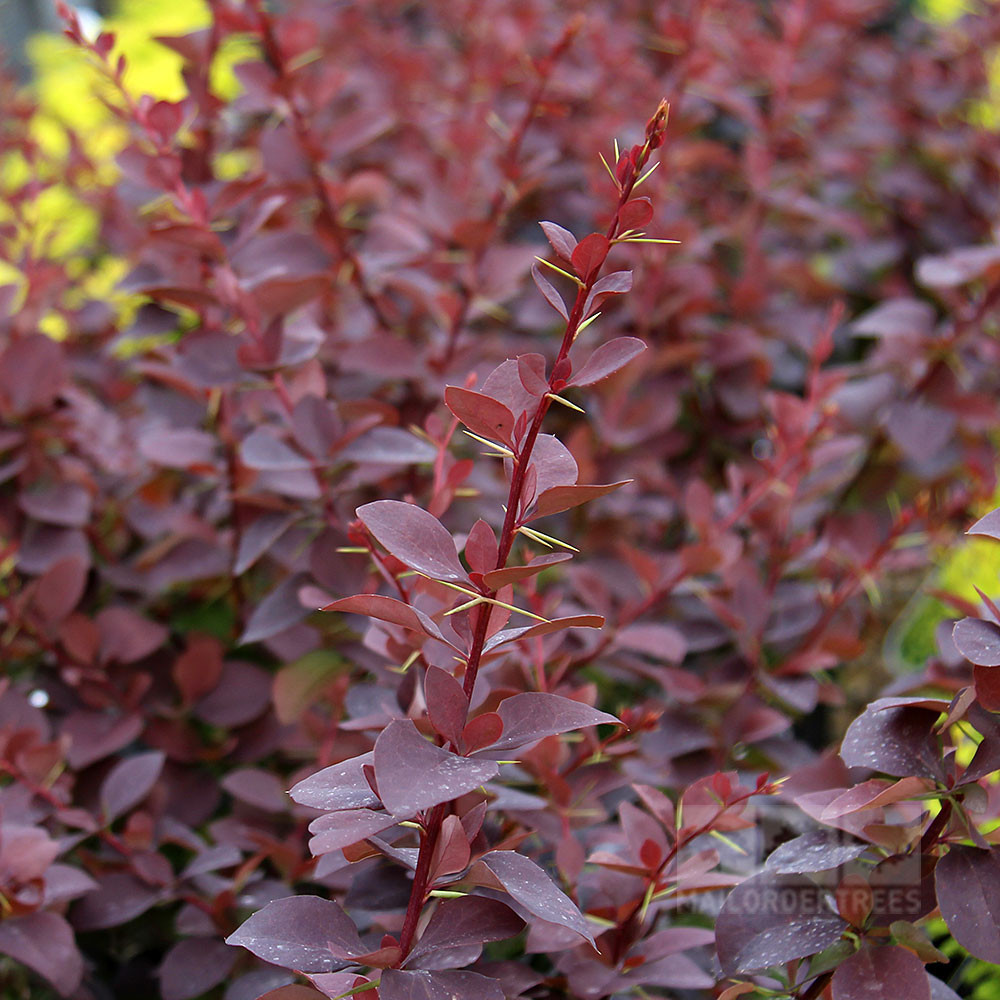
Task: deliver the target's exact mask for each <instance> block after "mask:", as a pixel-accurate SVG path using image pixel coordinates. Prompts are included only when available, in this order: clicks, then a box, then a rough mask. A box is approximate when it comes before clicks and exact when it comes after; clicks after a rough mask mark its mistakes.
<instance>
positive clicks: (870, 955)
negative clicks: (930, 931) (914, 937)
mask: <svg viewBox="0 0 1000 1000" xmlns="http://www.w3.org/2000/svg"><path fill="white" fill-rule="evenodd" d="M832 985H833V1000H882V998H883V997H890V996H897V997H906V998H907V1000H931V990H930V985H929V984H928V982H927V973H926V972H924V963H923V962H921V961H920V959H919V958H917V956H916V955H914V954H913V952H912V951H909V950H908V949H907V948H900V947H899V946H898V945H892V944H890V945H882V946H880V947H879V946H872V945H870V944H865V945H864V946H863V947H862V948H861V950H860V951H856V952H855V953H854V954H853V955H851V956H850V957H849V958H848V959H846V960H845V961H843V962H841V963H840V965H838V966H837V970H836V972H834V974H833V984H832Z"/></svg>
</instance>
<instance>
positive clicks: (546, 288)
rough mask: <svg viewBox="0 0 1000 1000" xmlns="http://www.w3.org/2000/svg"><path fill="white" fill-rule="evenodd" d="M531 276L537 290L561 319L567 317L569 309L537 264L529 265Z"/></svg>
mask: <svg viewBox="0 0 1000 1000" xmlns="http://www.w3.org/2000/svg"><path fill="white" fill-rule="evenodd" d="M531 277H532V278H533V279H534V282H535V285H536V286H537V287H538V290H539V291H540V292H541V293H542V295H544V296H545V300H546V301H547V302H548V304H549V305H550V306H552V308H553V309H555V311H556V312H557V313H559V315H560V316H562V318H563V319H567V320H568V319H569V310H568V309H567V308H566V303H565V302H564V301H563V297H562V296H561V295H560V294H559V289H558V288H556V286H555V285H553V284H552V282H551V281H549V279H548V278H546V277H545V275H544V274H543V273H542V269H541V268H540V267H539V266H538V264H532V265H531Z"/></svg>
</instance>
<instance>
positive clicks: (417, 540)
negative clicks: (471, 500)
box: [357, 407, 510, 583]
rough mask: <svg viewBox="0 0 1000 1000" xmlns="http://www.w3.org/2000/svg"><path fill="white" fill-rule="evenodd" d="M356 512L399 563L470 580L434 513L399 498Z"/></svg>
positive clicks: (444, 576)
mask: <svg viewBox="0 0 1000 1000" xmlns="http://www.w3.org/2000/svg"><path fill="white" fill-rule="evenodd" d="M505 409H506V407H505ZM508 412H510V411H509V410H508ZM357 515H358V517H359V518H361V520H362V521H363V522H364V525H365V527H366V528H367V529H368V530H369V531H370V532H371V533H372V534H373V535H374V536H375V538H377V539H378V541H379V543H380V544H381V545H382V546H384V547H385V549H386V551H388V552H389V553H390V554H391V555H394V556H395V557H396V558H397V559H398V560H399V561H400V562H404V563H406V565H407V566H409V567H411V568H412V569H415V570H416V571H417V572H418V573H423V574H424V575H425V576H429V577H431V578H432V579H434V580H451V581H453V582H462V583H468V581H469V577H468V575H467V574H466V572H465V570H464V569H463V568H462V564H461V562H460V561H459V558H458V550H457V549H456V548H455V541H454V539H453V538H452V537H451V533H450V532H449V531H448V529H447V528H445V526H444V525H443V524H442V523H441V522H440V521H439V520H438V519H437V518H436V517H434V515H433V514H428V513H427V511H425V510H423V509H421V508H420V507H417V506H415V505H414V504H411V503H402V502H401V501H399V500H376V501H375V502H374V503H366V504H365V505H364V506H362V507H359V508H358V509H357Z"/></svg>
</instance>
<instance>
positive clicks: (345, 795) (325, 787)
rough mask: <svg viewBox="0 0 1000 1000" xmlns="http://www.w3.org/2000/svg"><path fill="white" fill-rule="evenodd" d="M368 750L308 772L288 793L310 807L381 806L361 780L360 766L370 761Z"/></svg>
mask: <svg viewBox="0 0 1000 1000" xmlns="http://www.w3.org/2000/svg"><path fill="white" fill-rule="evenodd" d="M374 760H375V755H374V754H373V753H372V752H371V751H370V750H369V751H368V753H363V754H361V755H360V756H359V757H351V758H350V759H349V760H342V761H341V762H340V763H339V764H332V765H331V766H330V767H324V768H323V770H321V771H317V772H316V773H315V774H310V775H309V777H308V778H304V779H303V780H302V781H300V782H299V783H298V784H296V785H293V786H292V790H291V791H290V792H289V793H288V794H289V795H290V796H291V797H292V799H294V801H296V802H298V803H299V805H303V806H312V808H314V809H362V808H368V807H370V806H378V805H381V803H380V802H379V799H378V796H377V795H376V794H375V793H374V792H373V791H372V790H371V788H370V787H369V785H368V782H367V781H366V780H365V776H364V771H363V768H364V767H365V765H366V764H367V765H369V766H371V765H372V764H373V763H374Z"/></svg>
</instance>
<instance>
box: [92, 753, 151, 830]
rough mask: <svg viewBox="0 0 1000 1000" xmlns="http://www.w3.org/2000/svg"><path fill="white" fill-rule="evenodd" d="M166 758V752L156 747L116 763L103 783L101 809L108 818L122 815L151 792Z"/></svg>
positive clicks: (111, 818)
mask: <svg viewBox="0 0 1000 1000" xmlns="http://www.w3.org/2000/svg"><path fill="white" fill-rule="evenodd" d="M165 759H166V758H165V756H164V754H162V753H161V752H160V751H159V750H154V751H153V752H151V753H141V754H138V755H137V756H135V757H127V758H125V760H121V761H119V762H118V763H117V764H115V766H114V767H113V768H112V769H111V770H110V771H109V772H108V776H107V777H106V778H105V779H104V782H103V784H102V785H101V811H102V813H103V814H104V818H105V820H106V821H108V822H110V821H111V820H113V819H116V818H117V817H119V816H122V815H123V814H125V813H126V812H128V811H129V809H131V808H132V807H133V806H136V805H138V804H139V803H140V802H141V801H142V800H143V799H144V798H145V797H146V796H147V795H148V794H149V793H150V791H151V790H152V788H153V785H155V784H156V780H157V778H159V776H160V772H161V771H162V770H163V762H164V760H165Z"/></svg>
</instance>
